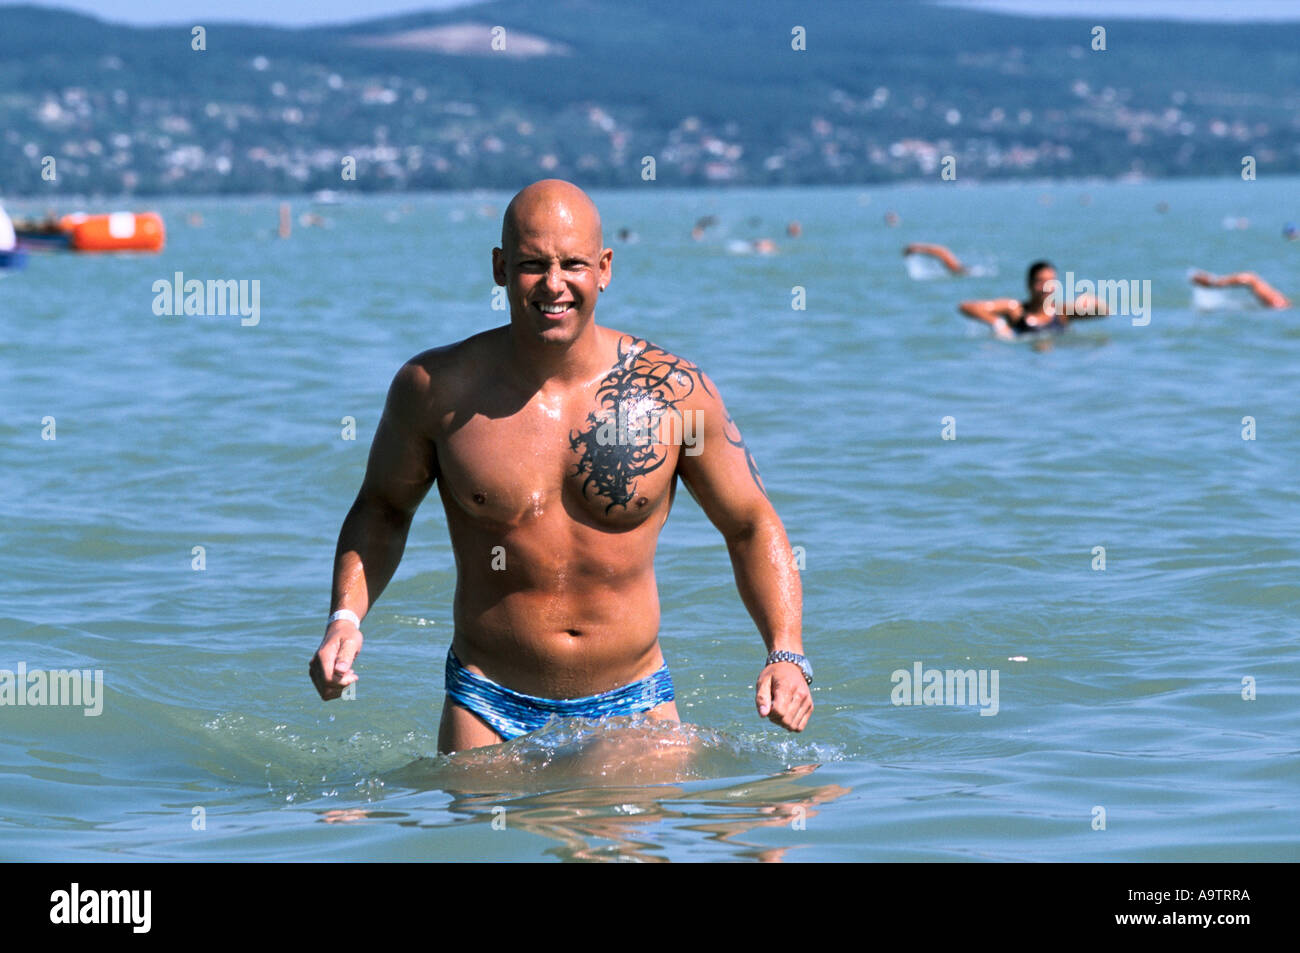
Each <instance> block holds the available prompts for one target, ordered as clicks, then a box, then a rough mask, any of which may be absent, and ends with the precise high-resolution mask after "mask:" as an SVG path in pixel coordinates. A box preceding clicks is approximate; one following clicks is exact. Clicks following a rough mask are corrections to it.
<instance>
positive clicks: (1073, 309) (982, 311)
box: [957, 261, 1107, 339]
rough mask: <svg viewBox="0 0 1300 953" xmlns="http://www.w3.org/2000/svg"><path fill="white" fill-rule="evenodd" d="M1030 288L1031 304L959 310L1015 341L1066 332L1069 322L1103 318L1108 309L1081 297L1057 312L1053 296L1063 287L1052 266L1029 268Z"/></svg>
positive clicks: (1004, 301)
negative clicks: (1021, 336) (1050, 331)
mask: <svg viewBox="0 0 1300 953" xmlns="http://www.w3.org/2000/svg"><path fill="white" fill-rule="evenodd" d="M1025 282H1026V284H1027V285H1028V286H1029V300H1028V301H1017V300H1016V299H1015V298H995V299H993V300H992V301H963V302H962V303H961V304H959V305H958V306H957V307H958V310H960V311H961V313H962V314H964V315H966V316H967V317H970V318H974V319H975V320H976V321H983V322H984V323H985V324H987V325H989V327H991V328H992V329H993V333H994V334H996V335H997V336H998V337H1000V338H1004V339H1005V338H1013V337H1015V336H1016V335H1018V334H1034V333H1037V332H1039V331H1048V330H1064V328H1065V327H1066V326H1067V325H1068V324H1069V323H1070V319H1072V318H1073V319H1075V320H1082V319H1084V318H1104V317H1106V315H1107V311H1106V306H1105V305H1104V304H1102V303H1101V302H1100V301H1098V300H1097V299H1096V298H1095V297H1094V296H1093V295H1087V294H1085V295H1079V297H1077V298H1075V299H1074V301H1067V302H1065V303H1064V305H1063V306H1062V307H1060V308H1059V310H1058V302H1057V300H1056V297H1055V295H1053V292H1054V291H1055V292H1056V293H1057V294H1059V293H1060V290H1061V283H1060V281H1058V280H1057V278H1056V269H1055V268H1053V267H1052V265H1051V263H1050V262H1046V261H1036V262H1034V263H1033V264H1032V265H1030V266H1029V272H1028V273H1027V274H1026V276H1025Z"/></svg>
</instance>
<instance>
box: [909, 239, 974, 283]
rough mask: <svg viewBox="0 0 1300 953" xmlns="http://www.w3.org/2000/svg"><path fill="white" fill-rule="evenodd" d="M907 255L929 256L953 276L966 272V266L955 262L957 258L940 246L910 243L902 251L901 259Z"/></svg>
mask: <svg viewBox="0 0 1300 953" xmlns="http://www.w3.org/2000/svg"><path fill="white" fill-rule="evenodd" d="M908 255H930V256H932V257H934V258H938V259H939V260H940V261H941V262H943V263H944V265H946V266H947V268H948V270H949V271H951V272H952V273H953V274H954V275H964V274H966V273H967V272H968V269H967V268H966V266H965V265H963V264H962V263H961V262H960V261H958V260H957V256H956V255H954V254H953V253H952V252H951V251H949V250H948V249H947V248H945V247H943V246H942V245H925V244H922V243H921V242H912V244H910V245H908V246H907V247H906V248H904V249H903V257H905V258H906V257H907V256H908Z"/></svg>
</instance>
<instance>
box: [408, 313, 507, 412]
mask: <svg viewBox="0 0 1300 953" xmlns="http://www.w3.org/2000/svg"><path fill="white" fill-rule="evenodd" d="M503 330H504V328H492V329H490V330H487V331H480V332H479V333H478V334H473V335H470V336H469V337H467V338H465V339H463V340H460V341H456V342H455V343H453V344H444V345H442V346H440V347H431V348H429V349H428V350H427V351H421V352H420V353H419V354H416V355H415V356H414V357H412V358H411V359H410V360H408V361H407V362H406V363H405V364H403V365H402V366H401V368H400V369H398V372H397V382H398V383H399V384H400V385H402V387H403V389H404V390H408V391H410V392H412V393H422V394H427V395H429V396H433V395H437V394H444V395H445V394H446V393H448V392H449V391H451V390H454V389H455V387H456V385H457V383H458V382H463V381H465V380H467V379H469V378H471V377H473V376H474V375H475V374H476V373H477V372H478V369H479V368H481V367H482V366H483V365H484V363H485V362H486V360H487V358H488V355H489V354H490V353H491V351H492V349H493V347H494V346H495V345H496V344H497V343H498V342H499V339H500V337H501V334H502V331H503Z"/></svg>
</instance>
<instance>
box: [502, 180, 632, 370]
mask: <svg viewBox="0 0 1300 953" xmlns="http://www.w3.org/2000/svg"><path fill="white" fill-rule="evenodd" d="M507 243H508V244H509V245H511V246H513V247H510V248H505V249H501V248H494V249H493V250H492V269H493V274H494V276H495V278H496V282H497V284H499V285H503V286H505V288H506V289H507V292H508V295H509V298H510V321H511V323H512V324H513V325H515V327H516V329H517V330H520V331H525V332H528V333H530V334H533V335H536V336H537V337H538V338H539V339H541V340H544V341H549V342H553V343H556V344H567V343H570V342H572V341H574V340H575V339H577V337H578V336H579V335H580V334H581V333H582V332H583V330H584V329H585V328H586V327H587V325H588V324H590V323H591V321H592V319H593V317H594V314H595V309H596V298H597V297H598V296H599V294H600V289H601V287H602V286H608V284H609V281H610V278H611V269H610V262H611V259H612V258H613V255H614V252H613V250H612V249H609V248H601V242H600V234H599V227H598V225H597V223H596V222H595V221H593V220H592V219H591V217H590V216H589V215H584V214H582V213H581V211H579V212H578V213H574V212H572V211H571V210H570V209H569V208H567V207H565V206H563V205H550V206H549V208H548V207H544V206H543V207H534V208H531V209H528V210H525V212H524V213H523V214H521V215H520V216H518V218H517V220H516V222H515V228H514V229H513V234H512V235H511V236H509V238H508V239H507Z"/></svg>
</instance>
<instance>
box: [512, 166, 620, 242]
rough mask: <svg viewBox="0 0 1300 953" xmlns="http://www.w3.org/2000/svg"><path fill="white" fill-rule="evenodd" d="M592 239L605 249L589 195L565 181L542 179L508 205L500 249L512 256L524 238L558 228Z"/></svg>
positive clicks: (596, 213)
mask: <svg viewBox="0 0 1300 953" xmlns="http://www.w3.org/2000/svg"><path fill="white" fill-rule="evenodd" d="M557 226H558V227H563V228H568V227H570V226H572V227H573V228H574V230H575V231H579V232H581V234H583V235H587V236H590V240H591V241H592V242H594V243H595V244H594V247H595V248H596V249H598V250H599V249H600V248H603V247H604V244H605V238H604V233H603V232H602V230H601V226H600V213H599V212H598V211H596V203H594V202H593V201H592V200H591V199H590V198H589V197H588V196H587V193H586V192H584V191H582V189H580V188H578V187H577V186H576V185H574V184H573V183H572V182H566V181H564V180H563V179H542V180H541V181H540V182H534V183H533V184H532V185H530V186H528V187H527V188H525V189H522V190H521V191H520V192H519V193H518V194H517V195H515V197H514V198H513V199H511V200H510V204H509V205H507V206H506V213H505V215H504V216H503V217H502V219H501V248H502V250H503V251H505V253H506V254H507V255H510V254H511V253H512V252H513V251H514V249H515V248H516V246H517V245H518V243H519V240H520V238H521V237H523V236H525V235H536V234H545V233H547V232H548V231H550V230H551V229H552V228H555V227H557Z"/></svg>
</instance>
